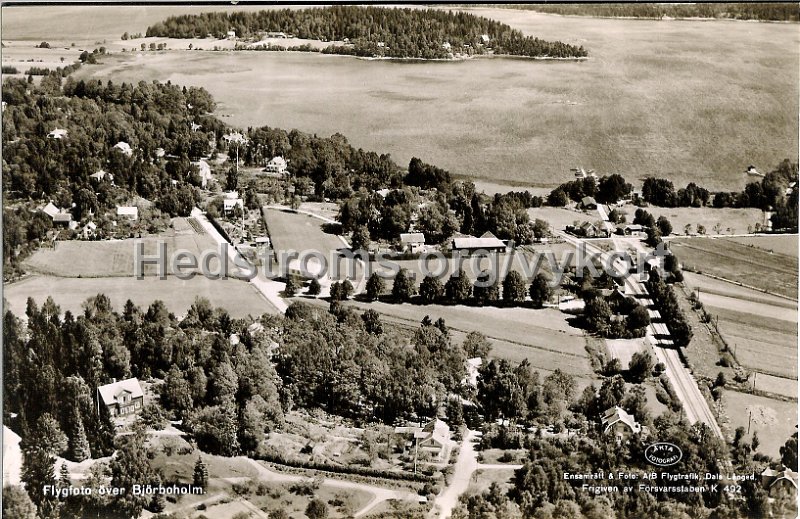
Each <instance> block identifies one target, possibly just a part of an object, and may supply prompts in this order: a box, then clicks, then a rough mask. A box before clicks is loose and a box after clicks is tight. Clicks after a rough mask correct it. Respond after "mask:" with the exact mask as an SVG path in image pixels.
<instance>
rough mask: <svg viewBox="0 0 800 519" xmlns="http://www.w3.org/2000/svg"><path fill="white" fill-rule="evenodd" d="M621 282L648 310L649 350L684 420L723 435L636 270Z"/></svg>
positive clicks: (617, 264) (575, 240) (592, 247)
mask: <svg viewBox="0 0 800 519" xmlns="http://www.w3.org/2000/svg"><path fill="white" fill-rule="evenodd" d="M600 215H601V216H602V217H605V218H606V220H607V218H608V216H607V215H606V214H605V212H604V211H603V212H601V213H600ZM558 234H560V235H561V236H563V237H564V239H565V240H566V241H567V242H569V243H572V244H573V245H575V246H576V247H577V246H578V245H580V244H581V243H582V244H583V245H584V246H585V247H586V251H587V252H590V253H596V254H599V255H600V256H601V257H602V258H603V259H604V260H608V258H609V256H610V253H608V252H605V251H603V250H601V249H599V248H598V247H596V246H595V245H592V244H591V242H590V241H587V240H581V239H580V238H577V237H575V236H572V235H569V234H567V233H564V232H561V231H558ZM612 241H613V243H614V248H615V251H616V252H623V251H624V250H625V249H624V248H622V247H621V246H620V243H618V242H617V240H616V239H615V238H614V235H613V234H612ZM624 241H625V242H626V243H627V242H629V240H624ZM635 247H636V248H637V249H639V250H644V247H643V246H642V245H641V243H640V242H639V241H638V240H637V241H636V244H635ZM614 267H615V268H616V269H617V270H619V271H621V272H623V271H625V270H626V268H627V265H625V262H623V261H622V260H616V261H615V262H614ZM624 283H625V288H626V290H625V291H626V293H627V294H632V295H634V296H635V297H636V299H637V300H638V301H639V302H641V303H642V304H644V305H645V306H647V307H648V313H649V314H650V316H651V318H652V319H654V321H655V322H651V324H650V326H648V328H647V334H646V338H647V340H648V342H649V343H650V344H651V345H652V346H653V351H654V352H655V354H656V359H657V360H658V362H661V363H663V364H664V366H665V367H666V370H665V373H666V374H667V377H668V378H669V379H670V382H671V383H672V386H673V388H674V389H675V393H676V394H677V396H678V399H679V400H680V401H681V403H682V404H683V408H684V410H685V412H686V418H687V420H688V421H689V423H695V422H697V421H702V422H703V423H705V424H706V425H708V427H709V428H710V429H711V430H712V431H713V432H714V434H715V435H716V436H717V437H719V438H723V435H722V431H721V430H720V428H719V425H718V424H717V421H716V419H715V418H714V414H713V413H712V411H711V408H710V407H709V406H708V402H706V399H705V398H704V397H703V394H702V393H700V389H699V388H698V386H697V382H696V381H695V380H694V377H692V374H691V372H690V371H689V369H688V368H687V367H686V366H685V365H684V364H683V362H682V361H681V358H680V355H679V353H678V350H676V349H675V347H674V346H673V343H672V339H670V338H669V329H668V328H667V326H666V325H665V324H664V323H663V322H660V319H661V315H660V314H659V312H658V310H656V309H655V308H654V304H653V301H652V300H650V298H649V294H648V293H647V289H646V288H645V286H644V283H642V281H641V280H640V279H639V276H638V275H636V274H629V275H627V276H625V278H624Z"/></svg>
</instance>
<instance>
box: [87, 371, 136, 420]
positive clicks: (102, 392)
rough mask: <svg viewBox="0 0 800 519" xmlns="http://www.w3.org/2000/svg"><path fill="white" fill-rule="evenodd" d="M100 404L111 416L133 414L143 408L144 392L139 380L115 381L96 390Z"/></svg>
mask: <svg viewBox="0 0 800 519" xmlns="http://www.w3.org/2000/svg"><path fill="white" fill-rule="evenodd" d="M97 393H98V394H99V397H100V400H101V402H102V403H103V404H104V405H105V406H106V407H107V408H108V411H109V413H110V414H111V416H125V415H129V414H133V413H135V412H137V411H139V410H141V408H142V407H143V406H144V391H142V386H141V385H139V380H138V379H135V378H129V379H127V380H120V381H119V382H117V381H116V380H115V381H114V382H112V383H111V384H106V385H104V386H100V387H98V388H97Z"/></svg>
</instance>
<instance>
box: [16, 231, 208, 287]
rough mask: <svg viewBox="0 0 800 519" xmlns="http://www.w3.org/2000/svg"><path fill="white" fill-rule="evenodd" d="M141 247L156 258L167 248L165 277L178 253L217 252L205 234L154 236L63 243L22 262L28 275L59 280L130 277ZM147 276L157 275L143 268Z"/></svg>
mask: <svg viewBox="0 0 800 519" xmlns="http://www.w3.org/2000/svg"><path fill="white" fill-rule="evenodd" d="M138 242H141V243H142V244H143V245H144V255H145V256H147V257H151V256H155V255H156V254H157V253H158V250H159V249H158V247H159V243H165V244H166V246H167V274H172V273H173V269H172V266H171V261H170V258H171V256H172V254H174V253H175V252H176V251H179V250H186V251H190V252H192V253H194V254H195V255H196V257H198V258H199V257H200V256H201V255H202V254H203V253H206V252H210V251H218V246H217V245H216V244H215V243H214V241H213V240H212V239H211V237H209V236H208V235H206V234H194V233H192V234H185V235H178V236H157V237H146V238H141V239H138V238H130V239H125V240H112V241H63V242H58V244H57V246H56V248H55V249H39V250H37V251H36V252H35V253H34V254H33V255H31V257H30V258H28V259H27V260H25V262H24V266H25V268H26V270H27V271H32V272H38V273H41V274H47V275H51V276H61V277H84V278H93V277H113V276H133V273H134V261H135V257H136V256H135V250H136V247H137V243H138ZM218 265H219V262H217V261H212V262H211V268H212V269H214V270H215V271H216V270H217V268H218ZM144 273H145V275H147V276H152V275H156V273H157V266H156V265H152V264H147V265H145V266H144Z"/></svg>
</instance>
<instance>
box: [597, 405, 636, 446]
mask: <svg viewBox="0 0 800 519" xmlns="http://www.w3.org/2000/svg"><path fill="white" fill-rule="evenodd" d="M600 423H601V424H602V427H603V434H609V435H613V436H614V439H615V440H616V441H617V443H622V442H624V441H627V440H628V438H630V437H631V435H633V434H638V433H640V432H642V426H641V425H640V424H639V423H638V422H637V421H636V418H634V416H633V415H631V414H628V412H627V411H625V410H624V409H622V408H621V407H616V406H615V407H612V408H610V409H607V410H606V411H605V412H604V413H603V416H602V418H601V419H600Z"/></svg>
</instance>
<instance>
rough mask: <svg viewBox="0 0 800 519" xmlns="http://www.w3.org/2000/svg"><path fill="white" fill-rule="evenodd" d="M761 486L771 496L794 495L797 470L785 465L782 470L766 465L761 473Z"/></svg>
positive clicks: (795, 492)
mask: <svg viewBox="0 0 800 519" xmlns="http://www.w3.org/2000/svg"><path fill="white" fill-rule="evenodd" d="M761 486H763V487H764V488H765V489H766V490H767V492H769V495H770V496H771V497H776V496H778V495H785V496H786V495H788V496H794V495H796V494H797V472H794V471H793V470H791V469H787V468H786V467H784V468H783V470H773V469H771V468H769V467H767V468H766V469H764V472H762V473H761Z"/></svg>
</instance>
